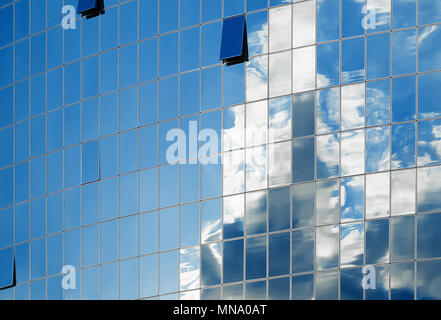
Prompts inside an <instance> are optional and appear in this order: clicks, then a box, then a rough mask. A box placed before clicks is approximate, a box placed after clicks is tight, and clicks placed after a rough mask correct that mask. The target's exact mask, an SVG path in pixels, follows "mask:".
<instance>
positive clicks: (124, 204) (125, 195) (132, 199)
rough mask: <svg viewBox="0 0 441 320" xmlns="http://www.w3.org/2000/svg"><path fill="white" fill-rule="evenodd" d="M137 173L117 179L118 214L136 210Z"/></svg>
mask: <svg viewBox="0 0 441 320" xmlns="http://www.w3.org/2000/svg"><path fill="white" fill-rule="evenodd" d="M137 199H138V174H137V173H132V174H129V175H126V176H121V178H120V181H119V202H120V207H119V211H120V216H126V215H129V214H133V213H136V212H137V211H138V200H137Z"/></svg>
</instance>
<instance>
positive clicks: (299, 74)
mask: <svg viewBox="0 0 441 320" xmlns="http://www.w3.org/2000/svg"><path fill="white" fill-rule="evenodd" d="M304 3H307V2H304ZM292 56H293V57H292V59H293V60H292V61H293V62H292V84H293V88H292V91H293V92H301V91H306V90H312V89H314V88H315V64H316V59H315V46H312V47H305V48H301V49H295V50H293V51H292Z"/></svg>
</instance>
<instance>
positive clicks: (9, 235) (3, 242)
mask: <svg viewBox="0 0 441 320" xmlns="http://www.w3.org/2000/svg"><path fill="white" fill-rule="evenodd" d="M0 222H1V224H0V231H1V232H2V233H1V236H0V248H4V247H8V246H11V245H12V243H13V241H14V239H13V237H14V211H13V209H12V208H9V209H6V210H4V211H0ZM0 261H2V263H3V262H5V260H0ZM0 287H1V286H0Z"/></svg>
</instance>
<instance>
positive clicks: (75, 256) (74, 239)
mask: <svg viewBox="0 0 441 320" xmlns="http://www.w3.org/2000/svg"><path fill="white" fill-rule="evenodd" d="M64 263H65V264H67V265H71V266H74V267H76V268H78V269H79V268H80V267H81V229H76V230H72V231H68V232H65V233H64ZM77 275H78V274H77ZM77 288H78V286H77Z"/></svg>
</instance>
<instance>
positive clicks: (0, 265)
mask: <svg viewBox="0 0 441 320" xmlns="http://www.w3.org/2000/svg"><path fill="white" fill-rule="evenodd" d="M16 283H17V279H16V272H15V256H14V248H8V249H3V250H0V290H5V289H9V288H12V287H15V285H16Z"/></svg>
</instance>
